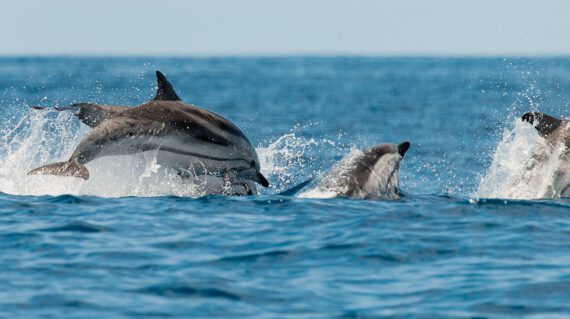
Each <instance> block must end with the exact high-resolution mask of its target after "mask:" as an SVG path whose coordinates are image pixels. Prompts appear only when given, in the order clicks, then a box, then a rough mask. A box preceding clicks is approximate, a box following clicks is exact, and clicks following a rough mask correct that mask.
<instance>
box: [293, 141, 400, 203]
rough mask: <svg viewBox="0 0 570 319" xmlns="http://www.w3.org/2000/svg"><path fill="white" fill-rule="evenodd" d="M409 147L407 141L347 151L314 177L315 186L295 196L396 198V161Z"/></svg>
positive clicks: (397, 162) (398, 165) (398, 182)
mask: <svg viewBox="0 0 570 319" xmlns="http://www.w3.org/2000/svg"><path fill="white" fill-rule="evenodd" d="M409 148H410V143H409V142H403V143H401V144H398V145H397V144H378V145H375V146H373V147H371V148H368V149H366V150H364V151H362V152H359V153H358V154H356V155H354V154H349V155H347V156H345V157H344V158H343V159H342V160H341V161H340V162H339V163H337V164H335V165H334V166H333V167H332V169H331V170H330V171H329V172H327V173H326V174H325V175H324V176H323V177H322V178H321V179H320V181H317V186H316V188H314V189H312V190H308V191H304V192H302V193H301V194H299V197H336V196H340V197H349V198H360V199H398V198H399V197H400V162H401V161H402V159H403V158H404V155H405V154H406V152H407V151H408V149H409Z"/></svg>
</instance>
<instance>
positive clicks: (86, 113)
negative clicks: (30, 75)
mask: <svg viewBox="0 0 570 319" xmlns="http://www.w3.org/2000/svg"><path fill="white" fill-rule="evenodd" d="M30 108H32V109H35V110H47V109H48V108H46V107H43V106H36V105H33V106H30ZM53 109H54V110H56V111H59V112H61V111H73V112H74V114H75V116H77V118H78V119H79V120H80V121H81V122H83V124H85V125H87V126H89V127H92V128H93V127H95V126H97V125H99V124H100V123H101V122H103V121H104V120H106V119H109V118H111V117H113V116H115V115H118V114H120V113H122V112H123V111H125V110H126V109H127V107H126V106H116V105H98V104H92V103H74V104H71V105H69V106H56V107H54V108H53Z"/></svg>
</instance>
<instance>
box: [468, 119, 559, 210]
mask: <svg viewBox="0 0 570 319" xmlns="http://www.w3.org/2000/svg"><path fill="white" fill-rule="evenodd" d="M564 152H565V147H564V146H563V145H550V144H549V143H548V142H547V141H546V140H545V139H544V138H542V137H541V136H540V135H539V134H538V132H537V131H536V130H535V129H534V128H533V127H532V125H530V124H528V123H526V122H523V121H521V120H520V119H517V120H516V123H515V126H514V128H513V129H511V130H505V131H504V132H503V137H502V140H501V141H500V142H499V143H498V145H497V148H496V149H495V152H494V153H493V161H492V163H491V167H490V168H489V170H488V171H487V173H486V174H485V175H484V176H483V177H482V178H481V182H480V184H479V188H478V190H477V191H476V192H475V193H474V194H472V195H473V197H478V198H515V199H536V198H543V197H554V196H560V195H561V194H560V193H559V192H558V191H557V189H559V187H558V186H557V185H556V183H557V179H558V177H559V172H560V169H561V168H562V167H563V166H564V159H563V153H564Z"/></svg>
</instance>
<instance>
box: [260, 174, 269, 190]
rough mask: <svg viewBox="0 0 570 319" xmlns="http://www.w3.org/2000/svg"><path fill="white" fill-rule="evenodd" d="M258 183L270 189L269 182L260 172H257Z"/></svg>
mask: <svg viewBox="0 0 570 319" xmlns="http://www.w3.org/2000/svg"><path fill="white" fill-rule="evenodd" d="M257 182H258V183H259V184H261V186H263V187H269V181H268V180H267V178H265V176H263V174H261V173H260V172H257Z"/></svg>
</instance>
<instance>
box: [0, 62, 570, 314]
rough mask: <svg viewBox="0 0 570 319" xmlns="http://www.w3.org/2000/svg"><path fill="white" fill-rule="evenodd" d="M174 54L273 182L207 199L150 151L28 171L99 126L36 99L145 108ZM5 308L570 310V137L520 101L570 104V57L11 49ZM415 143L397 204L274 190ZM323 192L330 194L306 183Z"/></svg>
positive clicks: (0, 95)
mask: <svg viewBox="0 0 570 319" xmlns="http://www.w3.org/2000/svg"><path fill="white" fill-rule="evenodd" d="M157 69H158V70H161V71H163V72H164V73H165V74H166V75H167V76H168V78H169V80H170V81H171V82H172V83H173V85H174V87H175V89H176V90H177V92H178V95H179V96H181V97H182V98H183V99H184V100H185V101H186V102H189V103H192V104H196V105H199V106H202V107H204V108H207V109H209V110H212V111H215V112H217V113H220V114H222V115H224V116H226V117H227V118H229V119H230V120H232V121H233V122H235V123H236V124H237V125H238V126H239V127H240V128H242V129H243V131H244V132H245V133H246V134H247V135H248V136H249V138H250V140H251V141H252V143H253V144H254V145H255V146H256V147H257V150H258V153H259V155H260V160H261V162H262V172H263V173H264V174H265V175H266V176H267V177H268V179H269V181H270V182H271V186H270V188H268V189H261V190H260V191H261V194H260V195H258V196H252V197H223V196H201V194H200V193H199V192H198V191H197V189H196V188H195V187H194V185H189V184H187V183H184V182H182V181H181V180H180V179H179V178H178V177H177V176H175V175H172V174H171V173H169V172H166V171H164V170H163V169H161V168H160V167H159V166H158V165H156V162H155V157H154V154H152V152H150V153H145V154H140V155H136V156H120V157H114V158H103V159H100V160H96V161H94V162H92V163H90V164H88V165H87V166H88V168H89V170H90V173H91V178H90V180H89V181H83V180H78V179H74V178H63V177H54V176H27V175H26V172H27V171H28V170H30V169H31V168H34V167H36V166H38V165H42V164H46V163H50V162H53V161H60V160H64V159H66V158H67V157H69V155H70V154H71V152H72V151H73V149H74V147H75V146H76V145H77V144H78V143H79V141H80V140H81V137H82V136H84V135H85V134H86V133H87V132H88V131H89V128H87V127H85V126H83V125H80V123H79V121H78V120H77V119H75V118H74V117H73V116H72V115H71V114H69V113H65V112H61V113H57V112H41V111H37V110H32V109H29V108H28V106H29V105H45V106H53V105H59V106H64V105H67V104H70V103H73V102H97V103H109V104H122V105H133V106H134V105H138V104H140V103H143V102H144V101H146V100H148V99H150V98H152V97H153V96H154V93H155V78H154V71H155V70H157ZM0 75H1V76H0V107H1V109H2V112H1V113H0V124H1V125H0V251H1V252H2V253H1V254H0V286H1V287H2V288H1V289H0V317H5V318H24V317H46V318H48V317H49V318H188V317H196V318H198V317H207V318H211V317H216V318H252V317H254V318H376V317H403V318H410V317H421V318H433V317H443V318H445V317H447V318H462V317H480V318H484V317H489V318H501V317H503V318H508V317H531V318H542V317H557V318H563V317H570V304H569V303H568V301H569V300H570V245H568V239H569V238H570V215H569V213H570V210H569V208H570V200H569V199H565V198H546V199H544V198H542V197H544V195H545V194H546V193H547V192H548V187H549V185H551V184H552V178H553V172H554V170H555V168H556V166H557V165H558V160H557V159H558V155H559V153H556V152H554V154H551V155H549V158H547V159H546V160H545V161H544V162H543V164H542V165H533V166H529V159H532V158H533V155H534V154H537V153H540V152H545V150H546V149H547V148H548V145H547V144H546V143H545V141H544V140H543V139H542V138H541V137H540V136H538V134H537V133H536V132H535V130H534V129H533V128H532V127H531V126H530V125H528V124H526V123H523V122H521V121H520V120H518V118H519V117H520V116H521V115H522V114H523V113H525V112H527V111H531V110H532V111H541V112H545V113H548V114H551V115H555V116H558V117H565V116H568V114H569V113H570V58H525V59H522V58H506V59H505V58H363V57H338V58H336V57H330V58H319V57H306V58H304V57H294V58H293V57H291V58H73V57H65V58H1V59H0ZM406 140H407V141H410V142H411V143H412V146H411V148H410V150H409V151H408V153H407V154H406V157H405V158H404V160H403V162H402V166H401V171H400V172H401V185H400V186H401V189H402V190H403V192H404V195H405V196H403V197H402V198H401V199H400V200H394V201H366V200H351V199H343V198H330V199H319V198H299V197H297V196H295V195H291V194H288V195H282V194H281V193H282V192H283V191H286V190H288V189H290V188H292V187H294V186H295V185H298V184H299V183H302V182H304V181H306V180H307V179H310V178H315V177H317V178H318V177H319V176H322V175H323V174H324V173H325V172H326V171H327V170H328V169H329V168H330V167H331V166H332V165H333V164H334V163H336V162H337V161H339V160H341V159H342V158H343V157H344V156H345V155H346V154H350V153H351V152H355V150H358V149H362V148H365V147H367V146H371V145H374V144H377V143H400V142H402V141H406ZM315 197H318V196H315Z"/></svg>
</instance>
